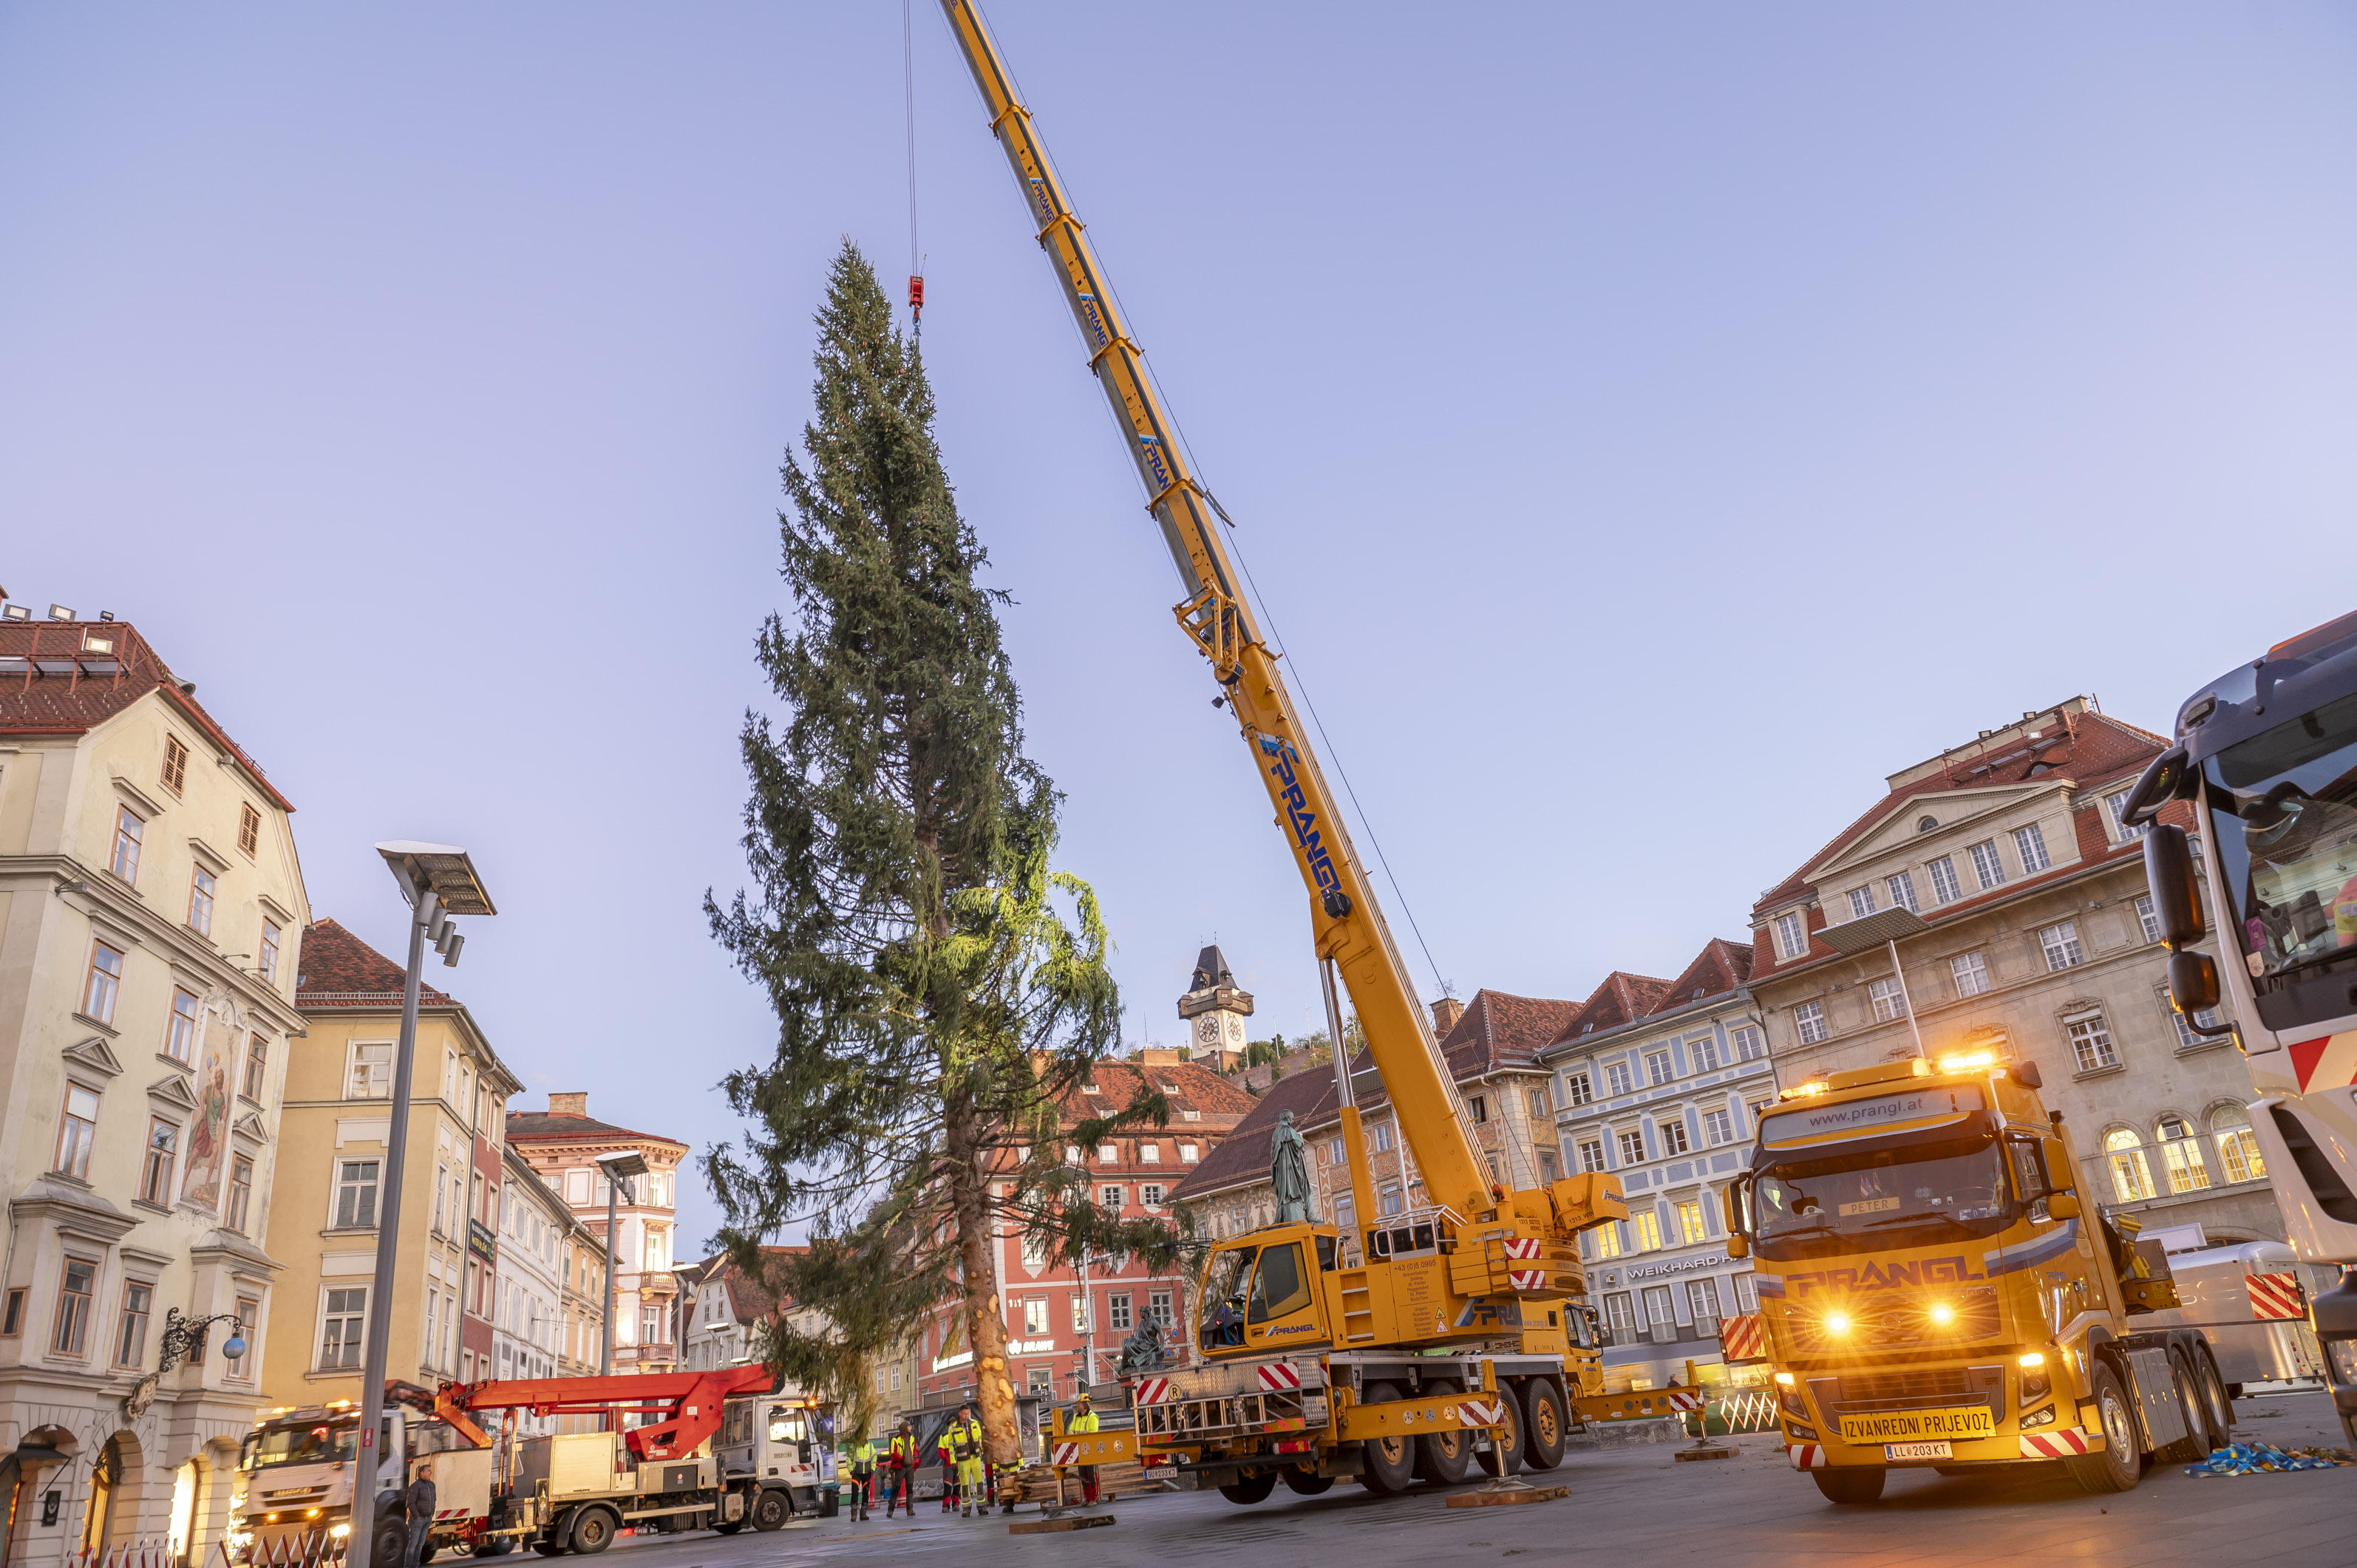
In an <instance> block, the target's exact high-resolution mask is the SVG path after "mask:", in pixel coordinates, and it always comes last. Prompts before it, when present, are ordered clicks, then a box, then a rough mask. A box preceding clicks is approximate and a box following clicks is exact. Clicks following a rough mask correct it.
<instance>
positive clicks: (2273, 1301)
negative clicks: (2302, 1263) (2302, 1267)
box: [2243, 1274, 2308, 1322]
mask: <svg viewBox="0 0 2357 1568" xmlns="http://www.w3.org/2000/svg"><path fill="white" fill-rule="evenodd" d="M2243 1287H2244V1289H2245V1290H2247V1291H2249V1292H2250V1294H2251V1316H2253V1317H2255V1318H2258V1319H2259V1320H2260V1321H2262V1322H2269V1321H2276V1320H2280V1319H2285V1318H2294V1317H2306V1316H2308V1308H2307V1306H2306V1305H2304V1304H2303V1303H2302V1302H2301V1300H2300V1290H2299V1276H2298V1274H2244V1276H2243Z"/></svg>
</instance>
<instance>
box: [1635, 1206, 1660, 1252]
mask: <svg viewBox="0 0 2357 1568" xmlns="http://www.w3.org/2000/svg"><path fill="white" fill-rule="evenodd" d="M1629 1234H1630V1236H1631V1239H1632V1240H1635V1242H1636V1243H1637V1251H1640V1252H1658V1251H1661V1250H1662V1217H1661V1214H1660V1213H1659V1212H1658V1211H1657V1210H1655V1209H1654V1208H1653V1207H1652V1205H1651V1204H1648V1205H1646V1206H1645V1207H1644V1208H1639V1209H1633V1210H1631V1212H1630V1215H1629Z"/></svg>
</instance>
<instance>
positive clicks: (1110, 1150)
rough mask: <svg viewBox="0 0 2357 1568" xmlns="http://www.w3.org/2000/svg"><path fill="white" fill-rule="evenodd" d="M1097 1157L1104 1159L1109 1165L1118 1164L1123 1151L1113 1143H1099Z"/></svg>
mask: <svg viewBox="0 0 2357 1568" xmlns="http://www.w3.org/2000/svg"><path fill="white" fill-rule="evenodd" d="M1097 1158H1098V1159H1100V1160H1103V1161H1104V1162H1105V1163H1106V1164H1107V1165H1117V1164H1119V1163H1120V1160H1121V1151H1120V1150H1119V1149H1118V1148H1115V1147H1114V1145H1113V1144H1098V1145H1097Z"/></svg>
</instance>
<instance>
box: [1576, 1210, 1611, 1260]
mask: <svg viewBox="0 0 2357 1568" xmlns="http://www.w3.org/2000/svg"><path fill="white" fill-rule="evenodd" d="M1581 1234H1582V1235H1584V1236H1587V1238H1589V1239H1590V1240H1591V1241H1592V1242H1593V1244H1594V1246H1593V1250H1594V1251H1595V1253H1596V1260H1597V1262H1603V1261H1604V1260H1605V1259H1607V1258H1617V1257H1619V1256H1620V1226H1619V1225H1618V1224H1617V1223H1615V1222H1613V1221H1611V1220H1609V1219H1608V1220H1606V1221H1605V1222H1604V1223H1603V1224H1601V1225H1598V1226H1597V1227H1596V1228H1595V1229H1593V1230H1584V1231H1582V1232H1581Z"/></svg>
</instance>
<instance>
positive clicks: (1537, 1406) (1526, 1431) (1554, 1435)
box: [1523, 1378, 1564, 1470]
mask: <svg viewBox="0 0 2357 1568" xmlns="http://www.w3.org/2000/svg"><path fill="white" fill-rule="evenodd" d="M1563 1434H1564V1418H1563V1391H1561V1390H1560V1389H1558V1388H1556V1387H1555V1380H1553V1379H1552V1378H1533V1379H1531V1380H1530V1381H1528V1382H1526V1383H1524V1384H1523V1466H1525V1467H1527V1468H1529V1469H1533V1470H1552V1469H1554V1468H1555V1466H1557V1465H1560V1464H1562V1463H1563Z"/></svg>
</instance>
